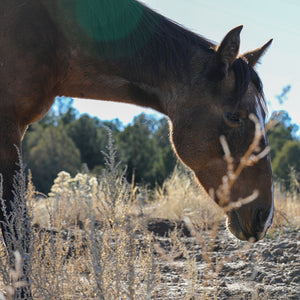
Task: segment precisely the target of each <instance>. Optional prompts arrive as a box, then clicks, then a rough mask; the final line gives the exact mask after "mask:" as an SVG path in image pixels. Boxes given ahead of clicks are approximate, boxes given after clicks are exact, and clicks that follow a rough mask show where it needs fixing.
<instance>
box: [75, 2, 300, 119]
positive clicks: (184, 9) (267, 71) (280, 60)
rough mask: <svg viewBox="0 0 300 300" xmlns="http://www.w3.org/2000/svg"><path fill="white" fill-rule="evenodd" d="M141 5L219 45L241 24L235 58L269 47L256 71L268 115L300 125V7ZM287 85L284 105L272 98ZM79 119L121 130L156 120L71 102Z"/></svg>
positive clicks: (110, 106)
mask: <svg viewBox="0 0 300 300" xmlns="http://www.w3.org/2000/svg"><path fill="white" fill-rule="evenodd" d="M143 2H145V3H146V4H147V5H149V6H150V7H151V8H153V9H155V10H156V11H158V12H160V13H161V14H163V15H165V16H166V17H168V18H170V19H172V20H175V21H176V22H177V23H179V24H182V25H183V26H185V27H186V28H188V29H190V30H192V31H194V32H196V33H198V34H200V35H203V36H204V37H206V38H208V39H210V40H212V41H215V42H217V43H219V42H220V41H221V40H222V39H223V37H224V36H225V35H226V33H227V32H228V31H229V30H230V29H232V28H233V27H236V26H238V25H241V24H243V25H244V28H243V31H242V33H241V53H242V52H246V51H249V50H252V49H255V48H257V47H260V46H262V45H263V44H264V43H265V42H267V41H268V40H269V39H270V38H273V39H274V40H273V44H272V46H271V48H270V49H269V51H268V52H267V53H266V55H265V56H264V57H263V58H262V61H261V62H262V64H261V65H259V66H258V67H257V70H258V73H259V75H260V77H261V79H262V82H263V84H264V91H265V95H266V99H267V101H268V103H269V112H270V114H271V113H272V111H274V110H286V111H287V112H288V113H289V115H290V116H291V118H292V122H293V123H296V124H298V125H300V59H299V57H300V55H299V51H300V50H299V49H300V20H299V13H300V1H299V0H251V1H246V0H226V1H222V0H144V1H143ZM287 85H291V86H292V88H291V90H290V92H289V93H288V94H287V100H286V101H285V102H284V103H283V104H281V105H280V104H279V103H278V100H277V99H276V98H275V96H276V95H280V94H281V92H282V88H284V87H286V86H287ZM74 107H75V108H77V109H78V110H79V112H80V113H88V114H90V115H92V116H97V117H99V118H100V119H102V120H111V119H114V118H119V119H120V120H121V122H123V123H124V124H127V123H129V122H131V121H132V119H133V117H134V116H135V115H137V114H140V113H141V112H147V113H151V114H156V112H154V111H153V110H145V109H142V108H139V107H136V106H132V105H125V104H118V103H111V102H105V101H92V100H90V101H86V100H82V99H78V100H75V101H74Z"/></svg>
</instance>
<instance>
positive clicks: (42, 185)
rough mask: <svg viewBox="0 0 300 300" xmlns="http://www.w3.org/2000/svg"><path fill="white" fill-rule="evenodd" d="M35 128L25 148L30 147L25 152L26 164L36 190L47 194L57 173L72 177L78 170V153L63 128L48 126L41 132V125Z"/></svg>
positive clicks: (79, 163)
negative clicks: (63, 171) (67, 173)
mask: <svg viewBox="0 0 300 300" xmlns="http://www.w3.org/2000/svg"><path fill="white" fill-rule="evenodd" d="M39 126H40V127H39ZM36 127H37V128H36V131H35V132H32V133H31V134H33V135H35V136H34V137H30V136H29V137H28V139H29V145H27V146H29V147H30V146H31V147H30V149H28V150H27V152H26V163H27V164H28V167H29V168H30V169H31V170H32V174H33V182H34V184H35V186H36V188H37V189H38V190H39V191H41V192H44V193H47V192H48V191H49V190H50V187H51V185H52V183H53V180H54V179H55V178H56V175H57V173H58V172H59V171H61V170H65V171H67V172H69V173H71V174H73V175H74V174H75V173H76V172H77V171H78V170H79V169H80V166H81V162H80V152H79V150H78V149H77V148H76V146H75V144H74V142H73V141H72V139H71V138H70V137H69V136H68V135H67V133H66V131H65V130H63V128H60V127H50V126H49V127H47V128H46V129H43V130H41V128H42V127H41V125H36ZM41 131H42V132H41ZM41 133H42V134H41ZM37 136H39V138H38V139H37V138H36V137H37Z"/></svg>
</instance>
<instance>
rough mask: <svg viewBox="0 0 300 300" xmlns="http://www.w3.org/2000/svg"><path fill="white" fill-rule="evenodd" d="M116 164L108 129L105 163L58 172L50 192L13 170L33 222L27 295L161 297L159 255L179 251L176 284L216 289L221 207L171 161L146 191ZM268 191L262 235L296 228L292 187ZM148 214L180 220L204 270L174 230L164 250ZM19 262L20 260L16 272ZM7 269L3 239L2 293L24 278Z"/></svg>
mask: <svg viewBox="0 0 300 300" xmlns="http://www.w3.org/2000/svg"><path fill="white" fill-rule="evenodd" d="M117 166H118V164H117V163H116V161H115V149H114V148H113V144H112V139H111V136H110V144H109V145H108V149H107V153H106V170H105V172H104V173H103V174H102V176H100V177H99V178H95V177H91V176H89V175H88V174H78V175H77V176H75V177H74V178H71V176H70V175H69V174H68V173H66V172H61V173H60V174H58V177H57V179H56V180H55V183H54V185H53V187H52V190H51V193H50V194H49V196H48V197H40V196H39V195H34V190H33V187H32V185H31V184H30V181H29V186H28V188H27V192H26V191H25V190H24V176H23V175H22V176H19V181H20V186H21V189H20V190H19V193H20V195H21V197H20V198H22V197H23V199H24V198H25V199H27V203H28V206H29V213H30V216H31V217H32V219H33V221H32V224H37V225H36V226H35V229H34V230H33V231H32V234H31V253H30V259H29V260H28V261H29V262H30V266H29V267H28V268H29V273H30V274H29V277H30V280H31V282H30V283H31V288H32V292H33V298H34V299H156V298H158V299H165V297H166V295H167V294H168V292H169V291H168V289H169V287H168V285H166V284H165V283H164V282H162V267H163V264H162V261H165V262H168V263H171V264H172V262H173V261H174V259H175V258H176V257H178V256H183V257H185V261H184V264H183V266H182V276H181V278H180V279H179V281H178V283H177V284H178V285H179V284H185V286H186V292H185V294H184V299H200V298H201V299H211V296H208V295H209V294H208V292H207V291H208V290H209V289H210V290H211V289H213V290H215V291H217V290H218V284H219V283H220V279H219V278H218V276H219V275H218V274H219V271H220V270H221V269H222V267H223V266H224V264H225V263H226V262H228V261H229V260H230V259H232V258H230V257H224V258H222V259H219V260H216V259H213V257H212V256H211V252H212V249H213V247H214V243H215V240H216V236H217V226H218V225H219V224H220V222H223V221H224V213H223V210H221V209H220V208H219V207H217V205H216V204H214V202H213V201H212V200H211V199H209V198H208V196H207V195H206V194H205V192H204V191H203V190H201V188H200V187H199V186H198V184H197V183H196V182H195V180H194V176H193V175H192V174H191V173H190V171H188V170H187V169H185V168H184V167H182V166H177V168H176V169H175V170H174V173H173V174H172V175H171V176H170V178H168V179H167V180H166V181H165V183H164V184H163V186H162V187H161V188H157V189H156V190H155V191H153V192H149V193H146V192H145V189H142V188H137V187H136V186H134V185H130V184H128V183H127V182H126V180H125V177H124V173H122V172H120V171H118V168H117ZM275 191H276V192H275V218H274V225H273V227H272V229H271V230H270V232H269V238H271V237H272V235H273V234H275V233H276V234H277V232H278V229H280V230H281V231H284V227H285V226H293V227H298V228H299V227H300V220H299V215H300V201H299V200H300V199H299V198H300V197H299V194H297V193H296V190H295V191H293V192H289V193H285V194H283V193H280V192H279V190H278V189H275ZM147 195H150V196H147ZM149 199H151V201H150V200H149ZM153 216H155V217H161V218H167V219H179V220H185V222H186V225H187V226H188V227H189V229H190V231H191V232H192V235H193V237H194V238H195V240H196V242H197V243H198V244H199V245H200V247H201V253H202V257H203V259H204V261H205V263H206V268H205V270H203V272H201V273H199V270H198V269H197V263H196V257H195V256H193V255H191V254H190V251H189V249H188V247H187V244H185V243H184V242H182V238H181V237H180V236H179V234H178V232H176V231H175V232H173V233H172V234H171V239H170V245H169V246H168V250H166V249H164V248H163V247H161V245H160V244H159V243H158V241H157V240H156V239H155V238H154V236H153V235H152V234H151V233H149V232H148V231H147V230H146V229H145V227H146V225H145V224H146V222H147V219H148V218H151V217H153ZM208 229H210V230H208ZM243 247H248V245H247V244H245V245H244V246H243ZM241 256H242V254H241ZM20 264H21V261H20V260H19V262H18V263H17V265H16V268H15V271H16V272H18V271H20V269H21V268H20ZM11 274H14V273H13V272H12V271H11V269H10V267H9V264H8V256H7V252H6V250H5V247H4V245H3V243H2V244H1V246H0V281H1V282H2V285H1V286H0V291H1V290H2V291H3V293H2V294H3V295H2V296H3V297H2V298H3V299H13V297H14V290H15V289H16V287H18V285H20V284H24V282H23V281H20V280H19V277H18V276H17V277H15V278H14V277H12V276H11ZM199 290H201V291H202V294H201V296H200V298H199ZM216 293H217V292H216ZM253 293H254V292H253ZM216 295H217V294H216ZM4 296H5V297H4ZM216 297H217V296H216ZM2 298H1V295H0V299H2ZM253 299H257V298H255V296H253Z"/></svg>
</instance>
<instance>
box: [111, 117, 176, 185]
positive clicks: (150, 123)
mask: <svg viewBox="0 0 300 300" xmlns="http://www.w3.org/2000/svg"><path fill="white" fill-rule="evenodd" d="M168 132H169V130H168V124H167V122H166V120H165V119H161V120H156V119H155V118H151V117H150V116H146V115H144V114H141V115H139V116H138V117H136V118H135V119H134V122H133V125H128V126H127V127H126V128H125V129H124V130H123V131H122V132H120V134H119V135H118V142H117V147H118V151H119V155H120V160H121V161H122V163H123V165H126V166H127V168H128V171H127V174H128V175H127V176H128V180H131V178H132V176H133V175H134V177H135V180H136V182H144V183H148V184H150V185H151V186H154V185H155V184H156V183H158V184H162V182H163V180H164V179H165V178H166V177H167V176H168V175H169V174H170V173H171V171H172V170H173V169H174V166H175V163H176V159H175V155H174V154H173V151H172V149H171V146H170V142H169V139H168Z"/></svg>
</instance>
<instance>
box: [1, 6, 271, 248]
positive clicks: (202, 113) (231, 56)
mask: <svg viewBox="0 0 300 300" xmlns="http://www.w3.org/2000/svg"><path fill="white" fill-rule="evenodd" d="M0 7H1V10H0V28H1V33H0V45H1V47H0V141H1V142H0V173H1V174H2V176H3V193H2V198H3V201H4V203H5V206H4V208H2V210H1V212H0V220H1V221H2V222H1V228H2V233H3V237H4V240H5V241H6V240H7V239H8V237H9V236H10V235H16V233H15V231H14V230H13V229H11V227H9V226H6V225H5V224H4V222H3V221H5V215H8V216H10V214H11V213H12V208H13V204H14V201H15V200H14V199H15V197H14V192H13V178H14V175H15V173H16V171H17V169H18V166H17V165H16V162H17V161H18V157H19V156H18V153H17V151H16V147H18V148H19V149H21V141H22V137H23V136H24V134H25V132H26V129H27V127H28V125H29V124H32V123H33V122H36V121H38V120H40V119H41V118H42V117H43V116H44V115H45V114H46V113H47V111H48V110H49V109H50V108H51V106H52V104H53V102H54V99H55V97H56V96H58V95H61V96H62V95H64V96H68V97H76V98H89V99H101V100H108V101H116V102H124V103H130V104H135V105H138V106H142V107H150V108H153V109H155V110H157V111H158V112H161V113H163V114H165V115H166V116H167V117H168V118H169V120H170V124H171V125H170V139H171V142H172V144H173V148H174V150H175V152H176V154H177V156H178V157H179V158H180V160H181V161H182V162H183V163H184V164H185V165H187V166H188V167H189V168H190V169H191V170H192V171H193V172H194V174H195V176H196V178H197V179H198V181H199V183H200V184H201V185H202V186H203V187H204V189H205V190H206V191H210V190H211V189H213V190H217V189H218V187H219V186H220V185H221V184H222V178H223V177H224V175H226V172H227V164H226V161H225V160H224V150H223V148H222V146H221V144H220V141H219V137H220V136H224V137H225V138H226V140H227V143H228V145H229V148H230V151H231V155H232V160H233V165H234V166H235V167H236V166H237V165H238V163H239V161H240V159H241V158H242V157H243V154H244V153H245V151H247V149H248V147H249V145H250V144H251V141H252V139H253V136H254V134H255V133H254V132H255V125H254V124H253V122H252V121H251V120H250V119H249V116H250V115H251V114H253V115H255V116H256V118H257V119H258V120H259V123H260V126H261V128H262V138H261V140H260V142H259V147H260V148H261V149H264V148H265V147H267V145H268V141H267V138H266V133H265V130H264V128H265V117H266V104H265V101H264V95H263V89H262V83H261V80H260V78H259V76H258V74H257V72H256V71H255V70H254V67H255V65H256V64H257V62H258V61H259V59H260V58H261V57H262V55H263V54H264V53H265V52H266V50H267V49H268V48H269V46H270V44H271V42H272V40H270V41H269V42H267V43H266V44H265V45H263V46H262V47H260V48H257V49H255V50H253V51H250V52H247V53H244V54H242V55H239V47H240V33H241V30H242V27H243V26H238V27H236V28H234V29H232V30H231V31H230V32H229V33H227V35H225V37H224V39H223V40H222V41H221V43H220V44H219V45H216V44H215V43H213V42H211V41H209V40H207V39H206V38H204V37H202V36H200V35H198V34H195V33H193V32H191V31H189V30H187V29H185V28H183V27H182V26H180V25H179V24H177V23H176V22H174V21H171V20H169V19H167V18H166V17H164V16H162V15H161V14H159V13H157V12H155V11H153V10H151V9H150V8H149V7H147V6H146V5H145V4H142V3H140V2H138V1H136V0H122V1H118V0H25V1H24V0H1V1H0ZM83 101H84V100H83ZM254 190H256V191H258V196H257V197H256V199H254V200H253V201H251V202H249V203H247V204H245V205H242V206H240V207H236V208H234V209H232V210H230V211H228V213H227V214H228V223H229V226H228V227H229V229H230V231H231V232H232V233H233V234H234V235H235V236H236V237H237V238H238V239H241V240H250V239H251V240H252V241H257V240H259V239H261V238H263V237H264V235H265V234H266V231H267V229H268V228H269V226H270V225H271V223H272V219H273V211H274V204H273V180H272V171H271V165H270V158H269V155H266V156H265V157H263V158H262V159H260V160H259V161H258V162H257V163H256V164H255V165H254V166H252V167H247V168H245V169H243V170H242V172H241V174H240V175H239V177H238V178H237V180H236V181H235V183H234V184H233V185H232V187H231V191H230V199H229V200H230V202H232V203H235V202H237V201H238V200H239V199H242V198H245V197H247V196H248V195H250V194H252V192H253V191H254ZM213 198H214V201H215V202H216V203H219V202H220V199H219V198H218V196H216V195H215V196H214V197H213ZM219 204H220V203H219ZM16 239H18V236H17V237H16ZM26 249H27V248H26V246H25V250H24V249H23V251H25V252H26V251H27V250H26Z"/></svg>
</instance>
